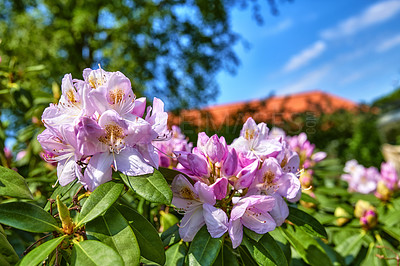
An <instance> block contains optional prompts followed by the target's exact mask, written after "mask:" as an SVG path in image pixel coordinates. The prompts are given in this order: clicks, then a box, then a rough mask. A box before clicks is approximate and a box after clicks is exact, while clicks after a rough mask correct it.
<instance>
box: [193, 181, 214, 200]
mask: <svg viewBox="0 0 400 266" xmlns="http://www.w3.org/2000/svg"><path fill="white" fill-rule="evenodd" d="M194 191H196V192H197V195H199V198H200V200H201V201H202V202H204V203H208V204H211V205H214V204H215V202H216V201H215V195H214V190H213V189H212V188H210V187H209V186H208V185H206V184H204V183H203V182H196V184H194Z"/></svg>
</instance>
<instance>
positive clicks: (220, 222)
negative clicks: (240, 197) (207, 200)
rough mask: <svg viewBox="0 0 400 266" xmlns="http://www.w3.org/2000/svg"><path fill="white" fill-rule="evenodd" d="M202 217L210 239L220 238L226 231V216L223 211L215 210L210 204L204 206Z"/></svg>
mask: <svg viewBox="0 0 400 266" xmlns="http://www.w3.org/2000/svg"><path fill="white" fill-rule="evenodd" d="M203 216H204V220H205V221H206V225H207V230H208V232H209V233H210V235H211V237H213V238H218V237H221V236H222V235H223V234H224V233H225V232H226V231H228V216H227V215H226V213H225V212H224V211H223V210H221V209H218V208H215V207H214V206H212V205H210V204H204V205H203Z"/></svg>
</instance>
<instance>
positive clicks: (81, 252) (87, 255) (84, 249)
mask: <svg viewBox="0 0 400 266" xmlns="http://www.w3.org/2000/svg"><path fill="white" fill-rule="evenodd" d="M71 264H72V265H85V266H105V265H113V266H119V265H124V261H123V260H122V258H121V256H120V255H118V253H117V252H116V251H115V250H114V249H113V248H111V247H109V246H107V245H106V244H103V243H101V242H99V241H96V240H86V241H83V242H75V243H74V247H73V248H72V254H71Z"/></svg>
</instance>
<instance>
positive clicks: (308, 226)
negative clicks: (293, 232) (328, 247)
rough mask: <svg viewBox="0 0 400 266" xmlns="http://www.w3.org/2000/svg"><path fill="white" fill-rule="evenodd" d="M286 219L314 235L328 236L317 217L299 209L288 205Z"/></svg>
mask: <svg viewBox="0 0 400 266" xmlns="http://www.w3.org/2000/svg"><path fill="white" fill-rule="evenodd" d="M287 219H288V220H289V221H291V222H292V223H294V224H295V225H297V226H300V227H302V228H303V229H304V230H305V231H307V232H309V233H311V234H313V235H315V236H318V237H323V238H328V235H327V234H326V231H325V228H324V226H323V225H322V224H320V223H319V222H318V220H317V219H315V218H314V217H312V216H311V215H309V214H307V213H305V212H303V211H301V210H299V209H296V208H293V207H290V206H289V216H288V218H287Z"/></svg>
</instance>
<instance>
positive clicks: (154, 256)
mask: <svg viewBox="0 0 400 266" xmlns="http://www.w3.org/2000/svg"><path fill="white" fill-rule="evenodd" d="M116 208H117V209H118V211H119V212H120V213H121V215H122V216H123V217H124V218H125V219H126V220H127V221H128V222H129V225H130V226H131V227H132V229H133V232H134V233H135V236H136V238H137V241H138V243H139V247H140V253H141V255H142V256H143V257H145V258H146V259H149V260H151V261H154V262H157V263H158V264H161V265H163V264H164V263H165V252H164V245H163V243H162V241H161V238H160V236H159V235H158V233H157V230H156V229H155V228H154V226H153V225H152V224H151V223H150V222H149V221H147V219H146V218H144V217H143V216H142V215H140V213H138V212H137V211H135V210H134V209H132V208H130V207H128V206H125V205H116Z"/></svg>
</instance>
